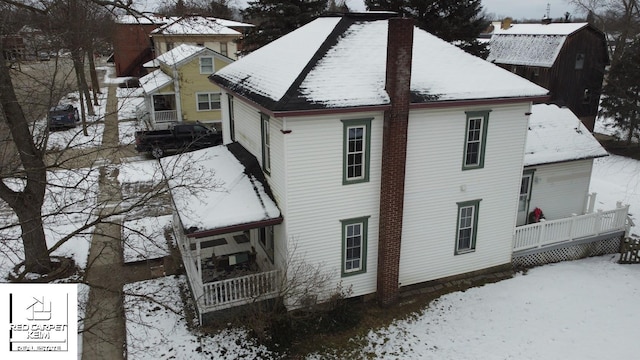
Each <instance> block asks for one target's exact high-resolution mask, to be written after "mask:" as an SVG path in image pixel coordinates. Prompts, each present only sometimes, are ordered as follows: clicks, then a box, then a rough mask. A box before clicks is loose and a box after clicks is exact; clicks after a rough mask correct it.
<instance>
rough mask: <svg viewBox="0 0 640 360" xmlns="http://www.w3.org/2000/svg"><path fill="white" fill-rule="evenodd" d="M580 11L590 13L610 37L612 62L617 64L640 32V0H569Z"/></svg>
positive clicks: (597, 25) (596, 24)
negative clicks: (611, 40)
mask: <svg viewBox="0 0 640 360" xmlns="http://www.w3.org/2000/svg"><path fill="white" fill-rule="evenodd" d="M569 2H570V3H571V4H573V5H574V6H575V7H576V8H577V9H578V10H579V11H580V12H583V13H587V14H589V18H590V19H593V21H594V25H595V26H596V27H598V28H599V29H600V30H602V31H603V32H604V33H605V34H606V35H607V38H608V39H614V44H613V46H611V49H610V50H611V64H612V65H613V64H615V63H616V62H617V61H618V60H619V59H620V57H621V56H622V53H623V52H624V49H625V48H626V46H627V45H628V44H629V43H630V41H631V40H633V39H634V38H635V37H636V36H637V35H638V34H639V33H640V1H638V0H569Z"/></svg>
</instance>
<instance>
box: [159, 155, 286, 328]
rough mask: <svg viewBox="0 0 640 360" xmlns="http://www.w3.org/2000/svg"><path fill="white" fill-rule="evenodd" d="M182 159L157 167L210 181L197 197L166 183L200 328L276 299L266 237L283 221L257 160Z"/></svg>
mask: <svg viewBox="0 0 640 360" xmlns="http://www.w3.org/2000/svg"><path fill="white" fill-rule="evenodd" d="M189 154H190V156H188V157H180V156H170V157H166V158H163V159H162V160H161V163H162V166H163V169H171V170H173V171H174V172H177V173H181V172H183V170H182V169H183V168H184V169H187V168H193V167H196V168H198V169H199V170H201V171H202V172H203V174H209V175H210V176H211V179H209V180H212V183H211V184H210V185H206V186H202V188H200V189H193V188H187V187H185V186H183V185H182V184H181V182H180V181H179V179H171V178H170V179H168V183H169V187H170V189H171V196H172V200H173V205H174V221H173V224H174V229H173V232H174V236H175V238H176V242H177V244H178V247H179V250H180V253H181V256H182V260H183V263H184V267H185V270H186V273H187V277H188V279H189V284H190V287H191V292H192V295H193V298H194V300H195V303H196V306H197V311H198V315H199V318H200V323H201V324H202V323H203V318H205V322H206V319H209V318H211V317H212V314H211V313H215V312H218V311H220V310H225V309H229V308H232V307H237V306H242V305H246V304H250V303H254V302H259V301H265V300H269V299H272V298H274V297H277V296H278V295H279V284H280V276H281V272H280V270H279V269H278V268H277V266H276V263H275V262H274V244H275V239H274V230H273V229H274V226H278V225H279V224H280V223H282V221H283V219H282V216H281V215H280V210H279V209H278V207H277V205H276V203H275V201H274V199H273V197H272V196H271V193H270V189H269V186H268V184H267V183H266V180H265V179H264V175H262V170H261V169H260V167H259V165H258V163H257V160H256V159H255V157H253V156H251V154H250V153H248V152H247V151H246V150H245V149H243V148H242V147H241V146H239V145H238V144H229V145H227V146H224V145H220V146H215V147H211V148H206V149H202V150H197V151H194V152H191V153H189ZM239 159H242V160H239ZM166 172H167V170H165V173H166ZM213 316H217V315H213Z"/></svg>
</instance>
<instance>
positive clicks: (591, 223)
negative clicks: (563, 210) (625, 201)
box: [513, 203, 629, 252]
mask: <svg viewBox="0 0 640 360" xmlns="http://www.w3.org/2000/svg"><path fill="white" fill-rule="evenodd" d="M628 214H629V205H626V206H622V204H620V203H618V206H617V208H616V209H614V210H608V211H602V210H598V211H597V212H594V213H591V214H585V215H575V216H572V217H570V218H565V219H558V220H549V221H542V222H539V223H535V224H529V225H524V226H518V227H516V229H515V232H514V234H513V251H514V252H517V251H522V250H527V249H533V248H541V247H544V246H549V245H553V244H558V243H562V242H568V241H572V240H576V239H583V238H588V237H595V236H598V235H603V234H608V233H614V232H617V231H625V230H627V229H626V224H627V223H626V221H627V215H628Z"/></svg>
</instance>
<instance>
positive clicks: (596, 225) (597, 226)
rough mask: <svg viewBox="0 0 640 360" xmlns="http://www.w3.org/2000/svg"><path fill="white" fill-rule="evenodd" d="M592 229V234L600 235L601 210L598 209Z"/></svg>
mask: <svg viewBox="0 0 640 360" xmlns="http://www.w3.org/2000/svg"><path fill="white" fill-rule="evenodd" d="M593 227H594V229H593V231H594V233H595V234H596V235H600V232H601V231H602V209H598V211H597V213H596V219H595V222H594V224H593Z"/></svg>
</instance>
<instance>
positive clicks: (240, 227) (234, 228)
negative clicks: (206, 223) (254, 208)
mask: <svg viewBox="0 0 640 360" xmlns="http://www.w3.org/2000/svg"><path fill="white" fill-rule="evenodd" d="M282 221H283V218H282V216H278V217H277V218H273V219H266V220H260V221H252V222H248V223H244V224H236V225H229V226H224V227H219V228H216V229H209V230H202V231H195V232H192V233H189V234H185V235H186V236H187V237H190V238H196V239H198V238H203V237H207V236H215V235H222V234H228V233H232V232H238V231H245V230H251V229H258V228H263V227H265V226H272V225H279V224H281V223H282Z"/></svg>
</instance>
